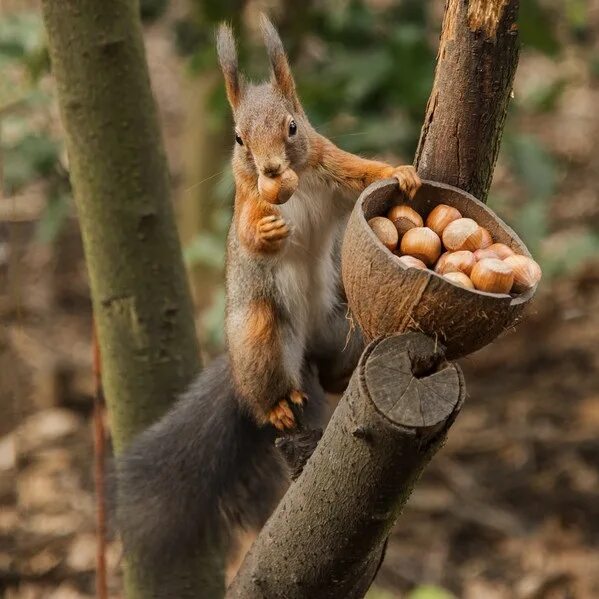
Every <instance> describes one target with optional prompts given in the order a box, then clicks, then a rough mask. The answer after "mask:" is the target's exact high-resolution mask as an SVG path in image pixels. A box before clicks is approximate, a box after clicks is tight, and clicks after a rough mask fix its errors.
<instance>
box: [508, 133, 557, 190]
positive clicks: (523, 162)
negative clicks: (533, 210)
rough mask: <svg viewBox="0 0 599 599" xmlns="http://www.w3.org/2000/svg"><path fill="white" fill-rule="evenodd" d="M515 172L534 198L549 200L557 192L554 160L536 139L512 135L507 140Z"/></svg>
mask: <svg viewBox="0 0 599 599" xmlns="http://www.w3.org/2000/svg"><path fill="white" fill-rule="evenodd" d="M505 145H506V151H507V152H508V155H509V158H510V162H511V164H512V167H513V170H514V172H515V174H516V175H517V176H518V178H519V179H520V180H521V181H522V183H523V184H524V185H525V186H526V188H527V190H528V193H529V194H530V196H532V197H533V198H540V199H547V198H549V197H550V196H551V195H552V194H553V193H554V191H555V184H556V179H557V172H556V167H555V163H554V160H553V158H552V157H551V155H550V154H549V153H548V152H547V151H546V150H545V149H544V148H543V146H542V145H541V144H540V143H539V141H537V140H536V139H535V138H534V137H531V136H529V135H512V136H508V137H507V138H506V140H505Z"/></svg>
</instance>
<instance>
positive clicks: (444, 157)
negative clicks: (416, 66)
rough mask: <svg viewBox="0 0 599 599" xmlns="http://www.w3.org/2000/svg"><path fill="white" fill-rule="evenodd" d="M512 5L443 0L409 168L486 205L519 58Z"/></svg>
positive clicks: (509, 1)
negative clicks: (432, 66)
mask: <svg viewBox="0 0 599 599" xmlns="http://www.w3.org/2000/svg"><path fill="white" fill-rule="evenodd" d="M518 6H519V1H518V0H469V1H466V2H465V1H464V0H446V3H445V17H444V19H443V29H442V32H441V40H440V44H439V53H438V57H437V68H436V72H435V82H434V84H433V90H432V92H431V95H430V97H429V100H428V105H427V108H426V116H425V119H424V125H423V127H422V132H421V135H420V143H419V144H418V150H417V152H416V160H415V163H414V164H415V166H416V168H417V170H418V173H419V174H420V176H421V177H422V178H425V179H432V180H435V181H440V182H441V183H448V184H449V185H454V186H455V187H459V188H461V189H463V190H465V191H468V192H469V193H471V194H472V195H473V196H475V197H477V198H478V199H480V200H482V201H483V202H484V201H486V198H487V193H488V191H489V187H490V185H491V179H492V177H493V170H494V168H495V162H496V161H497V155H498V153H499V144H500V142H501V134H502V131H503V124H504V121H505V116H506V113H507V106H508V102H509V98H510V94H511V92H512V84H513V81H514V74H515V72H516V66H517V64H518V54H519V50H520V45H519V40H518V26H517V24H516V19H517V16H518Z"/></svg>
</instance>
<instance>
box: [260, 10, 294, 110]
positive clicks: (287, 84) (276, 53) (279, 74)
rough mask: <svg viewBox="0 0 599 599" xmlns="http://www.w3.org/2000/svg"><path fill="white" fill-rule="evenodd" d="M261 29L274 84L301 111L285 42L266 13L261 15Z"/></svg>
mask: <svg viewBox="0 0 599 599" xmlns="http://www.w3.org/2000/svg"><path fill="white" fill-rule="evenodd" d="M260 28H261V29H262V36H263V38H264V44H265V45H266V51H267V52H268V58H269V60H270V64H271V66H272V74H273V79H274V83H275V84H276V86H277V87H278V88H279V89H280V90H281V92H282V94H283V95H284V96H285V97H286V98H287V99H288V100H290V101H291V102H292V103H293V105H294V106H295V107H296V108H298V109H299V108H300V103H299V99H298V97H297V94H296V91H295V82H294V80H293V75H292V74H291V69H290V68H289V63H288V62H287V55H286V54H285V48H283V42H282V41H281V38H280V37H279V34H278V33H277V30H276V29H275V27H274V25H273V24H272V23H271V22H270V20H269V18H268V17H267V16H266V15H265V14H264V13H262V14H261V15H260Z"/></svg>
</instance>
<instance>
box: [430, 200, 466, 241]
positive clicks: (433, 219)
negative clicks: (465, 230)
mask: <svg viewBox="0 0 599 599" xmlns="http://www.w3.org/2000/svg"><path fill="white" fill-rule="evenodd" d="M458 218H462V214H461V212H460V211H459V210H458V209H457V208H454V207H453V206H448V205H447V204H439V205H438V206H435V207H434V208H433V209H432V210H431V213H430V214H429V215H428V217H427V219H426V226H427V227H428V228H429V229H432V230H433V231H434V232H435V233H436V234H437V235H439V237H440V236H441V235H442V234H443V231H444V230H445V227H447V225H448V224H449V223H451V222H453V221H454V220H458Z"/></svg>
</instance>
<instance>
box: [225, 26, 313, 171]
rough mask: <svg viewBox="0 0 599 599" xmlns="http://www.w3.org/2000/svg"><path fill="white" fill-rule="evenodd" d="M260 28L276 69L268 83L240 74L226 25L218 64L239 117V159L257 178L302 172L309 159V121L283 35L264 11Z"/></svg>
mask: <svg viewBox="0 0 599 599" xmlns="http://www.w3.org/2000/svg"><path fill="white" fill-rule="evenodd" d="M261 29H262V35H263V37H264V42H265V45H266V50H267V52H268V57H269V59H270V64H271V67H272V71H271V79H270V81H268V82H265V83H260V84H253V83H249V82H247V81H246V80H245V79H244V78H243V76H242V75H241V74H240V73H239V69H238V64H237V52H236V48H235V40H234V38H233V32H232V30H231V28H230V27H229V26H228V25H221V26H220V27H219V30H218V34H217V51H218V58H219V62H220V65H221V68H222V71H223V75H224V78H225V88H226V91H227V98H228V99H229V103H230V104H231V108H232V109H233V117H234V120H235V158H236V160H237V161H238V163H239V164H240V165H241V166H242V167H244V168H247V170H248V171H249V172H252V171H253V172H255V173H256V175H257V176H259V175H262V176H267V177H275V176H277V175H279V174H280V173H282V172H283V171H285V170H286V169H287V168H291V169H292V170H294V171H296V172H299V171H301V170H302V168H303V167H304V166H305V165H306V163H307V161H308V152H309V131H310V124H309V122H308V120H307V118H306V115H305V114H304V111H303V109H302V106H301V104H300V101H299V98H298V96H297V93H296V90H295V82H294V80H293V75H292V74H291V70H290V68H289V63H288V61H287V56H286V55H285V50H284V48H283V43H282V42H281V38H280V37H279V34H278V33H277V30H276V29H275V28H274V26H273V25H272V23H271V22H270V21H269V20H268V18H267V17H266V16H264V15H262V18H261Z"/></svg>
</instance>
